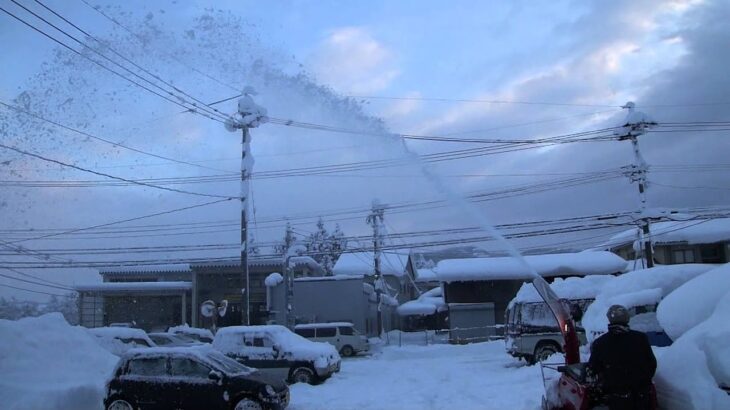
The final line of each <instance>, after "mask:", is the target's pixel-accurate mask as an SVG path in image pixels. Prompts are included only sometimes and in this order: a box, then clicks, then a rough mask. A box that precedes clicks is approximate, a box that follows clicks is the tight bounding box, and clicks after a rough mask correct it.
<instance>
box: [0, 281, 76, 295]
mask: <svg viewBox="0 0 730 410" xmlns="http://www.w3.org/2000/svg"><path fill="white" fill-rule="evenodd" d="M0 286H2V287H5V288H10V289H15V290H22V291H24V292H31V293H38V294H41V295H48V296H57V297H66V296H68V295H61V294H58V293H50V292H42V291H40V290H32V289H26V288H21V287H17V286H12V285H6V284H4V283H0Z"/></svg>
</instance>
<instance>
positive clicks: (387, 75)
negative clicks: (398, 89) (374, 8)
mask: <svg viewBox="0 0 730 410" xmlns="http://www.w3.org/2000/svg"><path fill="white" fill-rule="evenodd" d="M311 66H312V68H313V70H314V73H315V75H316V76H317V78H318V79H319V80H320V81H322V82H323V83H325V84H327V85H330V86H332V87H333V88H335V89H336V90H338V91H341V92H352V93H371V92H376V91H381V90H383V89H385V88H386V87H388V86H389V85H390V83H391V82H392V81H393V80H394V79H395V78H396V77H397V76H398V74H399V73H400V72H399V70H398V69H397V68H395V63H394V54H393V52H392V51H391V50H390V49H388V48H387V47H386V46H384V45H383V44H381V43H380V42H378V41H377V40H376V39H375V38H373V36H372V35H371V34H370V33H369V32H368V31H367V30H366V29H364V28H359V27H344V28H339V29H336V30H333V31H332V32H331V33H330V34H329V35H328V36H327V38H326V39H324V41H323V42H322V43H321V44H320V45H319V47H318V48H317V50H315V51H314V53H313V54H312V56H311Z"/></svg>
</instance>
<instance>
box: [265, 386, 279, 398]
mask: <svg viewBox="0 0 730 410" xmlns="http://www.w3.org/2000/svg"><path fill="white" fill-rule="evenodd" d="M264 390H266V394H268V395H269V396H276V390H274V387H273V386H271V385H270V384H267V385H266V387H265V388H264Z"/></svg>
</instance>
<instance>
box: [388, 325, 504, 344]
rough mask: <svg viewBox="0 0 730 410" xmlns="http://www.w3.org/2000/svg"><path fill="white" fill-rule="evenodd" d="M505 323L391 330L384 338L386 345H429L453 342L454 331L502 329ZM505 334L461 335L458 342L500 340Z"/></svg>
mask: <svg viewBox="0 0 730 410" xmlns="http://www.w3.org/2000/svg"><path fill="white" fill-rule="evenodd" d="M502 328H504V325H493V326H479V327H463V328H459V327H456V328H453V329H438V330H420V331H413V332H404V331H402V330H391V331H389V332H386V333H384V335H383V337H382V339H383V342H384V343H385V344H386V345H398V346H399V347H400V346H403V345H415V346H428V345H432V344H447V343H451V342H452V341H453V340H454V338H452V337H451V336H452V332H460V331H465V330H470V331H473V330H484V331H485V333H486V332H488V331H489V330H495V329H502ZM503 338H504V337H503V336H476V337H461V336H460V337H459V338H458V343H464V344H466V343H476V342H484V341H487V340H500V339H503Z"/></svg>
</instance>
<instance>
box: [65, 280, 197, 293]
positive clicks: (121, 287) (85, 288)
mask: <svg viewBox="0 0 730 410" xmlns="http://www.w3.org/2000/svg"><path fill="white" fill-rule="evenodd" d="M192 288H193V284H192V283H191V282H184V281H180V282H104V283H99V284H96V285H76V286H75V289H76V291H77V292H144V291H148V292H159V291H178V290H190V289H192Z"/></svg>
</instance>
